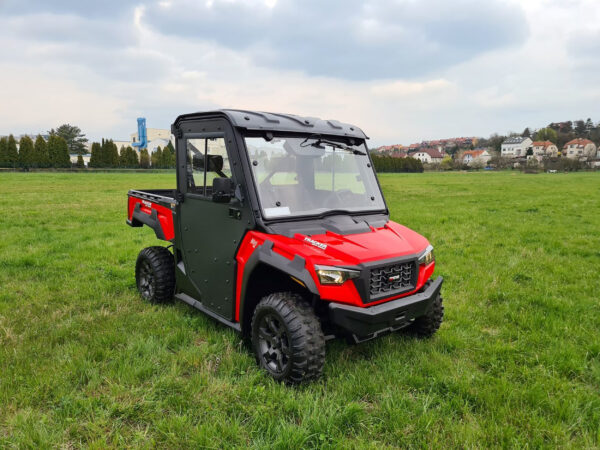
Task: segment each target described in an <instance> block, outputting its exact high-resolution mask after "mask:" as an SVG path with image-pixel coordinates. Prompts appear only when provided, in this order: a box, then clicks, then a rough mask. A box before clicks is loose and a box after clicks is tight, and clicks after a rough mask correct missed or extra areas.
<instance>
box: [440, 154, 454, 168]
mask: <svg viewBox="0 0 600 450" xmlns="http://www.w3.org/2000/svg"><path fill="white" fill-rule="evenodd" d="M453 166H454V162H453V161H452V157H451V156H450V155H446V156H444V159H442V162H441V163H440V169H442V170H452V167H453Z"/></svg>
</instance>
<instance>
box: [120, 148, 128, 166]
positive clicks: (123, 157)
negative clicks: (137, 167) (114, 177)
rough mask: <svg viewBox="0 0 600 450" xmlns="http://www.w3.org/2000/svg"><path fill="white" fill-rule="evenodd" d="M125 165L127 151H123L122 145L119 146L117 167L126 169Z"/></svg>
mask: <svg viewBox="0 0 600 450" xmlns="http://www.w3.org/2000/svg"><path fill="white" fill-rule="evenodd" d="M127 163H128V161H127V150H125V146H124V145H121V151H120V152H119V167H128V165H127Z"/></svg>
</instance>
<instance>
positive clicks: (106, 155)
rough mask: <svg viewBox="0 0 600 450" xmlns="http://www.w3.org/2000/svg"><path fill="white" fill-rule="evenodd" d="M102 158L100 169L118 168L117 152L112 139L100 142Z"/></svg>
mask: <svg viewBox="0 0 600 450" xmlns="http://www.w3.org/2000/svg"><path fill="white" fill-rule="evenodd" d="M102 158H103V161H102V166H101V167H119V150H118V149H117V145H116V144H115V143H114V142H113V141H112V139H109V140H104V139H103V140H102Z"/></svg>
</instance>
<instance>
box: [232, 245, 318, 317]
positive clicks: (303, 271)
mask: <svg viewBox="0 0 600 450" xmlns="http://www.w3.org/2000/svg"><path fill="white" fill-rule="evenodd" d="M259 264H265V265H267V266H271V267H273V268H274V269H277V270H278V271H280V272H283V273H284V274H287V275H289V276H291V277H294V278H296V279H297V280H299V281H301V282H302V283H303V284H304V286H305V287H306V289H307V290H308V291H309V292H310V293H311V294H314V295H317V296H318V295H319V290H318V289H317V286H316V284H315V281H314V280H313V278H312V276H311V275H310V272H309V271H308V269H307V268H306V260H305V259H304V258H303V257H302V256H300V255H294V259H292V260H289V259H288V258H286V257H285V256H282V255H280V254H278V253H275V252H274V251H273V241H271V240H268V239H267V240H265V241H264V242H263V243H262V244H261V245H259V246H257V247H256V249H255V250H254V252H253V253H252V255H250V257H249V258H248V261H247V262H246V264H245V265H244V274H243V276H242V288H241V291H240V323H241V324H242V327H243V322H244V314H245V307H246V304H247V302H246V290H247V288H248V282H249V281H250V276H251V275H252V272H254V269H255V268H256V267H257V266H258V265H259Z"/></svg>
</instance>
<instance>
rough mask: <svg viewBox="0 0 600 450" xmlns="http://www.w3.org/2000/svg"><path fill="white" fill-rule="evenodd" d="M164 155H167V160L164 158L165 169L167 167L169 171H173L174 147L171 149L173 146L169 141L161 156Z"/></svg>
mask: <svg viewBox="0 0 600 450" xmlns="http://www.w3.org/2000/svg"><path fill="white" fill-rule="evenodd" d="M164 153H167V155H168V157H167V158H164V159H165V162H166V167H168V168H169V169H174V168H175V147H173V144H172V143H171V141H169V143H168V144H167V146H166V147H165V149H164V150H163V154H164Z"/></svg>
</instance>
